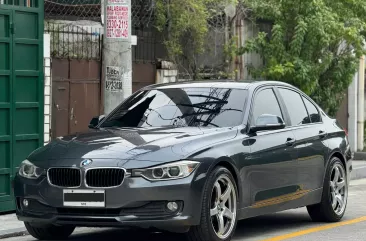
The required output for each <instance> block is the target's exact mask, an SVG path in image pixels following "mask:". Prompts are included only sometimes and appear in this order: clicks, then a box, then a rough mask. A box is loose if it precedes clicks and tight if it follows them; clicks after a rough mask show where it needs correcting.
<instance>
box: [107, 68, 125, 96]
mask: <svg viewBox="0 0 366 241" xmlns="http://www.w3.org/2000/svg"><path fill="white" fill-rule="evenodd" d="M106 77H107V78H106V81H105V89H106V90H107V91H110V92H122V83H123V80H122V73H121V68H120V67H117V66H107V76H106Z"/></svg>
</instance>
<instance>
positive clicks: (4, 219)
mask: <svg viewBox="0 0 366 241" xmlns="http://www.w3.org/2000/svg"><path fill="white" fill-rule="evenodd" d="M362 178H366V161H353V171H352V176H351V180H357V179H362ZM0 224H1V225H0V239H3V238H9V237H15V236H23V235H27V234H28V233H27V231H26V230H25V227H24V224H23V223H22V222H20V221H18V219H17V217H16V216H15V214H6V215H0Z"/></svg>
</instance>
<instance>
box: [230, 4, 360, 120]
mask: <svg viewBox="0 0 366 241" xmlns="http://www.w3.org/2000/svg"><path fill="white" fill-rule="evenodd" d="M243 1H244V4H245V5H246V6H248V7H249V8H250V9H251V10H252V16H253V18H254V20H255V21H265V22H268V23H269V24H270V26H271V28H270V29H271V30H270V32H267V33H265V32H260V33H259V34H258V36H257V37H255V38H254V39H251V40H250V41H248V42H247V43H246V44H245V46H242V47H241V48H240V49H238V51H237V53H236V54H238V55H241V54H244V53H258V54H259V55H260V56H261V57H262V58H263V60H264V63H265V64H264V66H262V67H254V66H252V65H248V66H247V68H248V71H249V72H250V73H251V75H252V76H253V77H255V78H261V79H271V80H278V81H285V82H288V83H290V84H293V85H295V86H297V87H299V88H300V89H302V90H303V91H304V92H306V93H307V94H308V95H310V96H311V97H312V98H313V99H314V100H315V101H317V102H318V103H319V104H320V105H321V106H322V107H323V108H324V109H325V111H327V112H328V113H329V114H330V115H335V114H336V111H337V110H338V107H339V105H340V102H341V101H342V99H343V97H344V95H345V91H346V90H347V87H348V86H349V84H350V83H351V82H352V79H353V77H354V74H355V73H356V70H357V67H358V63H359V57H360V56H361V55H362V54H364V49H363V44H364V43H363V41H364V40H365V36H364V33H365V32H364V31H365V26H366V8H365V4H364V1H362V0H352V1H345V0H333V1H331V0H312V1H306V0H282V1H277V0H243Z"/></svg>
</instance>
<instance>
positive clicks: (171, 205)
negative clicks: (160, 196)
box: [166, 202, 178, 212]
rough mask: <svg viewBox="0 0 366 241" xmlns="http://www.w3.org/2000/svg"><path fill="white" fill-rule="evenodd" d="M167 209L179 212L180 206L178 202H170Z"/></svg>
mask: <svg viewBox="0 0 366 241" xmlns="http://www.w3.org/2000/svg"><path fill="white" fill-rule="evenodd" d="M166 207H167V208H168V209H169V210H170V211H172V212H175V211H177V210H178V204H177V203H176V202H168V204H167V205H166Z"/></svg>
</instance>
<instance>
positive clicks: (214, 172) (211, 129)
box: [14, 81, 352, 241]
mask: <svg viewBox="0 0 366 241" xmlns="http://www.w3.org/2000/svg"><path fill="white" fill-rule="evenodd" d="M89 129H90V130H89V131H88V132H86V133H77V134H74V135H71V136H65V137H59V138H57V139H55V140H54V141H52V142H51V143H49V144H48V145H46V146H44V147H41V148H39V149H37V150H35V151H34V152H33V153H31V154H30V155H29V156H28V158H27V159H26V160H24V161H23V162H22V164H21V166H20V169H19V173H18V174H17V176H16V177H15V180H14V193H15V197H16V207H17V210H16V212H17V216H18V218H19V220H21V221H24V223H25V226H26V228H27V230H28V231H29V233H30V234H31V235H33V236H34V237H35V238H37V239H48V240H52V239H66V238H68V237H69V236H70V235H71V234H72V232H73V231H74V229H75V227H78V226H89V227H134V228H144V229H149V228H153V229H159V230H165V231H171V232H177V233H185V234H186V235H187V237H188V238H190V240H194V241H228V240H230V239H231V238H232V236H233V234H234V232H235V228H236V223H237V221H238V220H240V219H245V218H249V217H253V216H258V215H263V214H268V213H274V212H278V211H282V210H286V209H293V208H298V207H304V206H306V207H307V210H308V212H309V215H310V216H311V218H312V219H313V220H315V221H325V222H336V221H339V220H340V219H341V218H342V217H343V215H344V213H345V210H346V206H347V194H348V183H349V177H350V171H351V170H352V161H351V160H352V159H351V152H350V147H349V143H348V140H347V136H346V133H345V131H344V130H343V129H342V128H341V127H340V125H339V124H338V122H337V121H336V120H334V119H332V118H330V117H328V116H327V115H326V114H325V113H324V111H323V110H322V109H321V108H320V107H319V106H318V105H317V104H316V103H314V101H313V100H311V99H310V98H309V97H308V96H306V95H305V94H304V93H303V92H301V91H300V90H299V89H297V88H295V87H293V86H291V85H288V84H285V83H281V82H271V81H261V82H253V83H240V82H229V81H228V82H225V81H219V82H190V83H187V82H182V83H174V84H163V85H153V86H148V87H146V88H143V89H141V90H139V91H137V92H135V93H134V94H133V95H132V96H130V97H129V98H127V99H126V100H125V101H123V103H121V104H120V105H119V106H118V107H117V108H116V109H115V110H114V111H112V112H111V113H110V114H109V115H108V116H105V117H104V116H100V117H97V118H94V119H93V120H92V121H91V122H90V125H89Z"/></svg>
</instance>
